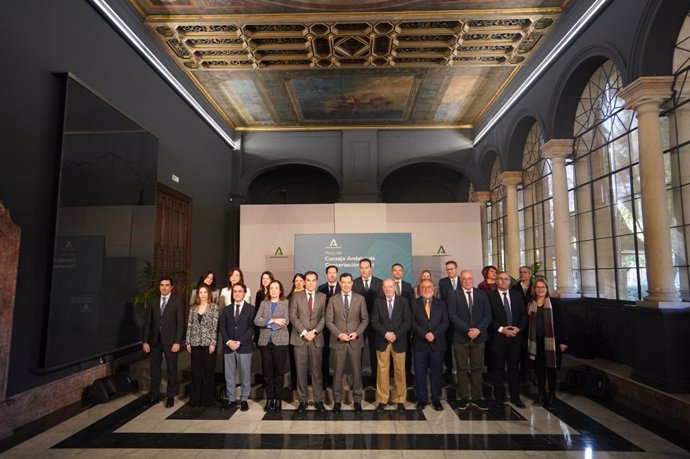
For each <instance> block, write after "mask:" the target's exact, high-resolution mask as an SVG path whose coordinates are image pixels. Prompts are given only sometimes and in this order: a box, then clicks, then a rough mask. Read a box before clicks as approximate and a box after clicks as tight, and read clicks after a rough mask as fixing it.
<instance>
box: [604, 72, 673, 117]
mask: <svg viewBox="0 0 690 459" xmlns="http://www.w3.org/2000/svg"><path fill="white" fill-rule="evenodd" d="M672 85H673V77H672V76H645V77H639V78H638V79H637V80H635V81H633V82H632V83H630V84H629V85H627V86H626V87H624V88H623V89H621V90H620V91H618V97H620V98H621V99H623V100H624V101H625V108H629V109H633V110H637V109H638V108H639V107H640V106H641V105H643V104H647V103H652V102H655V103H657V104H661V102H663V101H664V100H666V99H668V98H669V97H671V91H672Z"/></svg>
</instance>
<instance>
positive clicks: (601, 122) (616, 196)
mask: <svg viewBox="0 0 690 459" xmlns="http://www.w3.org/2000/svg"><path fill="white" fill-rule="evenodd" d="M622 86H623V80H622V78H621V75H620V72H619V71H618V69H617V68H616V66H615V64H614V63H613V62H611V61H606V62H604V63H603V64H602V65H601V66H600V67H599V68H598V69H597V70H595V71H594V73H593V74H592V76H591V78H590V79H589V82H588V83H587V85H586V86H585V89H584V91H583V92H582V96H581V97H580V102H579V105H578V109H577V112H576V115H575V126H574V133H575V135H574V159H573V164H572V166H573V167H574V174H575V186H574V187H572V186H571V187H569V195H570V201H571V202H573V201H574V202H575V203H576V208H577V210H576V212H575V221H576V227H575V228H573V233H574V236H575V241H576V246H577V254H578V265H579V271H578V273H579V281H580V291H581V293H582V295H583V296H588V297H599V298H616V299H623V300H637V299H640V298H641V297H642V296H643V294H644V293H645V292H646V283H647V276H646V272H645V266H646V265H645V254H644V234H643V232H642V211H641V205H640V179H639V178H640V171H639V160H638V151H637V146H638V139H637V118H636V117H635V112H634V111H632V110H626V109H625V108H624V103H623V100H621V99H620V98H619V97H618V92H619V90H620V89H621V88H622Z"/></svg>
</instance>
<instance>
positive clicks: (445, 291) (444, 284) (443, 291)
mask: <svg viewBox="0 0 690 459" xmlns="http://www.w3.org/2000/svg"><path fill="white" fill-rule="evenodd" d="M456 280H457V286H458V288H462V287H460V276H458V277H457V279H456ZM438 292H439V295H441V299H442V300H443V301H445V302H446V303H448V298H450V297H451V295H452V294H453V284H452V283H451V281H450V278H449V277H444V278H442V279H441V280H439V281H438Z"/></svg>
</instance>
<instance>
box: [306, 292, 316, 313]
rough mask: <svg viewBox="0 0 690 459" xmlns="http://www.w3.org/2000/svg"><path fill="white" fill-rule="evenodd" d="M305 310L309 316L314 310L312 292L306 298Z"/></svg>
mask: <svg viewBox="0 0 690 459" xmlns="http://www.w3.org/2000/svg"><path fill="white" fill-rule="evenodd" d="M307 310H308V311H309V315H310V316H311V313H312V312H313V311H314V300H313V298H312V294H311V293H310V294H309V299H308V300H307Z"/></svg>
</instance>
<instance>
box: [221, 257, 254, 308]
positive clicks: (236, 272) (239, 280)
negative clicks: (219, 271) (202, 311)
mask: <svg viewBox="0 0 690 459" xmlns="http://www.w3.org/2000/svg"><path fill="white" fill-rule="evenodd" d="M236 284H242V285H244V286H246V285H247V284H246V283H245V282H244V274H243V273H242V270H241V269H240V268H238V267H233V268H230V269H228V285H227V286H225V287H223V290H221V291H220V297H219V300H220V301H219V303H220V306H221V307H224V306H227V305H228V304H230V303H232V286H233V285H236ZM244 301H246V302H247V303H249V304H251V301H252V292H251V290H250V289H249V287H247V291H246V293H245V295H244Z"/></svg>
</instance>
